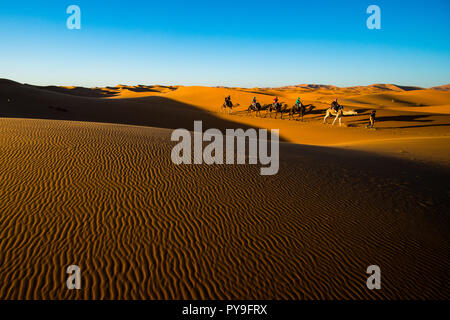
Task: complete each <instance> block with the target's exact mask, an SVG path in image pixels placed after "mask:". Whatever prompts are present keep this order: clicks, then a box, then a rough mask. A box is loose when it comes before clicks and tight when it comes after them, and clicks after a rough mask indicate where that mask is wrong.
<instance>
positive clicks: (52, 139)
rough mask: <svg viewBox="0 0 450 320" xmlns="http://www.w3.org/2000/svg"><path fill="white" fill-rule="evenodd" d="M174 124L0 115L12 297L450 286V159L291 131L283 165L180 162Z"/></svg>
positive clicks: (422, 290)
mask: <svg viewBox="0 0 450 320" xmlns="http://www.w3.org/2000/svg"><path fill="white" fill-rule="evenodd" d="M170 132H171V131H170V130H167V129H158V128H146V127H137V126H126V125H114V124H98V123H87V122H71V121H51V120H32V119H4V118H1V119H0V149H1V152H0V164H1V168H2V169H1V171H0V212H1V215H0V250H1V251H2V254H1V255H0V297H1V298H2V299H18V298H37V299H44V298H52V299H55V298H60V299H66V298H102V299H109V298H133V299H141V298H155V299H186V298H194V299H196V298H219V299H222V298H227V299H235V298H236V299H237V298H239V299H244V298H245V299H252V298H258V299H273V298H275V299H278V298H281V299H287V298H289V299H290V298H292V299H311V298H319V299H332V298H343V299H356V298H362V299H368V298H433V299H448V298H449V286H448V275H447V272H448V265H449V262H450V261H449V255H448V253H449V252H450V251H449V249H450V248H449V235H448V229H449V217H448V212H449V206H448V196H449V190H450V189H449V187H450V186H449V181H450V179H449V178H450V175H449V172H448V170H436V169H434V168H433V167H429V166H424V165H421V164H420V163H415V162H409V161H404V160H397V159H390V158H386V157H381V156H377V155H372V154H368V153H362V152H356V151H347V150H338V149H333V148H322V147H312V146H299V145H292V144H282V145H281V149H280V157H281V159H280V160H281V162H280V171H279V174H278V175H275V176H260V175H259V166H250V165H240V166H206V165H199V166H186V165H181V166H176V165H173V164H172V162H171V160H170V150H171V147H172V143H171V142H170V140H169V136H170ZM70 264H78V265H79V266H80V267H81V270H82V279H83V280H82V281H83V282H82V290H79V291H76V290H74V291H69V290H67V289H66V287H65V281H66V274H65V268H66V267H67V266H68V265H70ZM371 264H377V265H379V266H380V267H381V270H382V290H379V291H369V290H368V289H367V288H366V285H365V281H366V277H367V275H366V273H365V271H366V268H367V266H369V265H371Z"/></svg>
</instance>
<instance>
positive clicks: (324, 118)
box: [323, 112, 330, 123]
mask: <svg viewBox="0 0 450 320" xmlns="http://www.w3.org/2000/svg"><path fill="white" fill-rule="evenodd" d="M329 116H330V114H329V113H328V112H327V114H326V115H325V117H323V123H327V119H328V117H329Z"/></svg>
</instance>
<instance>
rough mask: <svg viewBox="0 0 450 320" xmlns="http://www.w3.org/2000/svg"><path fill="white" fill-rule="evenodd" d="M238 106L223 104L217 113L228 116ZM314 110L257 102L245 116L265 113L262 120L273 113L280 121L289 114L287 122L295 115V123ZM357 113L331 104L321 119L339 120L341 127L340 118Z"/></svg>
mask: <svg viewBox="0 0 450 320" xmlns="http://www.w3.org/2000/svg"><path fill="white" fill-rule="evenodd" d="M238 106H239V104H233V103H232V102H231V101H229V100H228V101H227V102H225V103H224V104H223V105H222V106H221V107H220V111H219V112H228V114H231V113H232V111H233V108H236V107H238ZM314 109H315V106H314V105H312V104H307V105H304V104H303V103H301V102H300V103H299V104H294V105H293V106H292V107H291V108H289V106H288V104H286V103H285V104H282V103H276V104H274V103H271V104H264V105H261V104H260V103H259V102H257V103H255V104H251V105H250V106H249V107H248V108H247V115H249V114H252V113H255V116H257V117H258V116H261V111H266V112H265V114H264V118H265V117H267V115H270V118H272V114H273V113H275V119H276V118H277V116H278V114H280V115H281V119H283V115H284V114H286V113H287V114H289V118H288V119H289V120H291V119H295V115H297V119H296V120H297V121H298V120H299V119H301V120H302V121H303V117H304V116H305V114H307V113H310V112H311V111H313V110H314ZM357 114H358V113H357V112H356V111H354V110H350V111H344V108H343V106H341V105H338V108H336V107H335V105H334V104H333V103H332V104H331V106H330V107H329V108H328V109H327V110H326V112H325V116H324V118H323V123H327V119H328V118H329V117H335V118H334V121H333V125H334V124H335V122H336V121H337V120H339V125H342V116H347V115H357Z"/></svg>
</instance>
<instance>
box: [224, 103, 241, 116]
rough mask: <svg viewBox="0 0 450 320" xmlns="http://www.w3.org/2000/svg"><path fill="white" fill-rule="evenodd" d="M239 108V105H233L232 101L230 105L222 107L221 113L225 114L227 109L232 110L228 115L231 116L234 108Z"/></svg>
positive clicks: (226, 104) (225, 104)
mask: <svg viewBox="0 0 450 320" xmlns="http://www.w3.org/2000/svg"><path fill="white" fill-rule="evenodd" d="M236 107H239V103H238V104H233V103H232V102H231V101H229V103H225V102H224V103H223V104H222V106H221V107H220V110H219V112H220V113H221V112H225V111H227V109H230V110H229V111H228V114H231V113H232V112H233V108H236Z"/></svg>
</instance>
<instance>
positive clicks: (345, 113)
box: [323, 106, 358, 126]
mask: <svg viewBox="0 0 450 320" xmlns="http://www.w3.org/2000/svg"><path fill="white" fill-rule="evenodd" d="M357 114H358V112H356V111H355V110H350V111H344V107H343V106H339V109H338V111H336V109H334V108H333V107H329V108H328V109H327V112H326V114H325V117H324V118H323V123H326V121H327V118H328V117H331V116H335V118H334V121H333V125H334V123H335V122H336V120H337V119H339V125H340V126H341V125H342V121H341V120H342V117H343V116H354V115H357Z"/></svg>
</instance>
